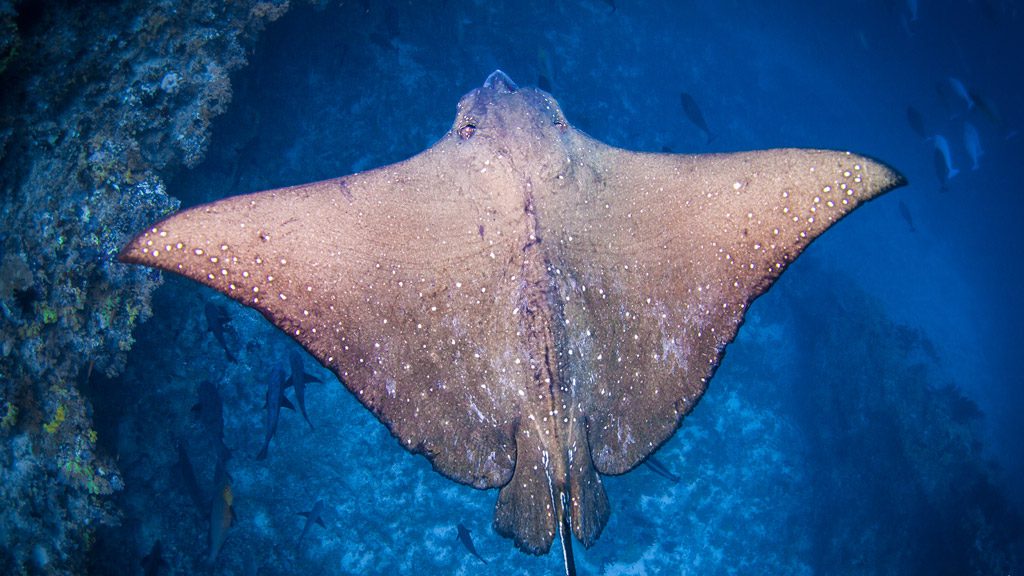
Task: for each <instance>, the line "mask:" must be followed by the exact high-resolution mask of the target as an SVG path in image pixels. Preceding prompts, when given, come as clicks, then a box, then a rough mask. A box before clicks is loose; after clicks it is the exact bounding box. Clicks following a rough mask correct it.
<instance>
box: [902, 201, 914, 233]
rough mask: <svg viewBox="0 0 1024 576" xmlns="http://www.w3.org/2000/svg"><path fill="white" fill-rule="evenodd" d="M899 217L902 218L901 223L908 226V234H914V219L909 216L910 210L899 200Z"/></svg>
mask: <svg viewBox="0 0 1024 576" xmlns="http://www.w3.org/2000/svg"><path fill="white" fill-rule="evenodd" d="M900 216H902V217H903V221H904V222H906V223H907V226H910V232H911V233H914V234H916V233H917V228H915V227H914V219H913V218H912V217H911V216H910V208H908V207H907V205H906V203H905V202H903V200H900Z"/></svg>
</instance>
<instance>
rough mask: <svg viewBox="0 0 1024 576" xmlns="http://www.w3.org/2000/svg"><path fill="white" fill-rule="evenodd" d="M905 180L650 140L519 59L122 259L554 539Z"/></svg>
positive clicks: (818, 161) (873, 168)
mask: <svg viewBox="0 0 1024 576" xmlns="http://www.w3.org/2000/svg"><path fill="white" fill-rule="evenodd" d="M903 183H904V180H903V178H902V177H901V176H900V175H899V174H897V173H896V172H895V171H893V170H892V169H890V168H888V167H886V166H884V165H882V164H880V163H878V162H876V161H873V160H870V159H868V158H865V157H862V156H857V155H854V154H850V153H846V152H833V151H823V150H801V149H779V150H765V151H755V152H745V153H736V154H714V155H677V154H647V153H637V152H630V151H627V150H622V149H618V148H613V147H610V146H607V145H605V144H602V143H601V142H598V141H596V140H593V139H591V138H589V137H588V136H586V135H585V134H583V133H581V132H579V131H577V130H575V129H573V128H572V127H571V126H569V124H568V122H567V121H566V120H565V117H564V115H563V114H562V111H561V109H560V108H559V106H558V104H557V102H555V101H554V99H552V98H551V96H550V95H548V94H547V93H544V92H542V91H539V90H536V89H529V88H524V89H519V88H517V87H516V86H515V85H514V84H513V83H512V81H511V80H509V79H508V77H506V76H505V75H504V74H502V73H501V72H495V73H494V74H492V75H491V76H490V77H489V78H488V79H487V82H486V83H485V84H484V86H482V87H481V88H478V89H476V90H474V91H472V92H470V93H469V94H467V95H466V96H464V97H463V98H462V100H461V101H460V102H459V106H458V114H457V116H456V119H455V124H454V126H453V127H452V130H451V131H450V132H449V133H447V134H446V135H445V136H444V137H443V138H441V140H440V141H438V142H437V143H436V144H435V145H434V146H432V147H431V148H429V149H427V150H425V151H424V152H422V153H420V154H419V155H417V156H414V157H413V158H410V159H409V160H406V161H404V162H400V163H398V164H393V165H390V166H385V167H382V168H378V169H376V170H371V171H368V172H365V173H360V174H353V175H350V176H344V177H341V178H337V179H334V180H326V181H323V182H317V183H313V184H306V185H302V186H295V187H291V188H283V189H278V190H271V191H267V192H260V193H256V194H250V195H245V196H238V197H234V198H228V199H225V200H221V201H218V202H214V203H212V204H208V205H206V206H200V207H197V208H193V209H191V210H186V211H184V212H181V213H179V214H176V215H174V216H171V217H170V218H168V219H166V220H164V221H163V222H160V223H158V224H156V225H154V226H153V227H152V228H151V229H150V230H147V231H145V232H143V233H142V234H140V235H139V236H138V237H137V238H135V239H134V240H133V241H132V242H131V243H130V244H129V245H128V246H127V247H126V248H125V249H124V251H123V252H122V254H121V259H122V260H123V261H125V262H135V263H140V264H145V265H148V266H154V267H157V268H162V269H164V270H170V271H173V272H177V273H179V274H182V275H185V276H187V277H189V278H192V279H195V280H197V281H199V282H201V283H203V284H206V285H208V286H211V287H213V288H215V289H217V290H219V291H221V292H223V293H225V294H227V295H228V296H231V297H232V298H234V299H236V300H238V301H239V302H242V303H243V304H246V305H248V306H252V307H254V308H256V309H257V310H259V311H260V312H262V313H263V315H264V316H266V317H267V318H268V319H269V320H270V321H271V322H273V323H274V324H276V325H277V326H278V327H280V328H281V329H282V330H284V331H285V332H287V333H288V334H289V335H291V336H292V337H294V338H295V339H296V340H297V341H298V342H300V343H301V344H302V345H303V346H305V347H306V349H308V350H309V351H310V353H311V354H312V355H313V356H314V357H316V358H317V359H318V360H319V361H320V362H322V363H323V364H324V365H325V366H326V367H328V368H330V369H331V370H333V371H334V372H335V373H336V374H337V375H338V377H339V378H340V379H341V380H342V382H344V384H345V385H346V386H347V387H348V389H349V390H351V391H352V393H353V394H355V395H356V397H357V398H359V400H360V401H361V402H362V403H363V404H364V405H365V406H366V407H367V408H369V409H370V410H371V411H373V413H374V414H375V415H376V416H377V417H378V418H379V419H380V420H381V421H382V422H383V423H384V424H385V425H387V426H388V428H389V429H390V430H391V432H392V433H393V434H394V435H395V436H396V437H397V438H398V439H399V441H401V443H402V444H403V446H405V447H406V448H407V449H408V450H410V451H412V452H416V453H422V454H424V455H425V456H426V457H427V458H429V459H430V461H431V462H432V463H433V465H434V467H435V468H436V469H437V470H438V471H439V472H441V473H442V474H444V475H445V476H447V477H449V478H452V479H454V480H457V481H459V482H464V483H466V484H470V485H472V486H475V487H477V488H496V487H500V488H501V491H500V493H499V496H498V504H497V509H496V512H495V528H496V529H497V530H498V531H499V532H500V533H502V534H504V535H506V536H508V537H510V538H512V539H514V541H515V543H516V544H517V545H518V546H519V547H520V548H522V549H524V550H526V551H528V552H531V553H536V554H541V553H545V552H547V551H548V549H549V548H550V546H551V542H552V540H553V538H554V536H555V533H556V532H560V533H561V534H562V542H563V550H564V551H565V555H566V565H567V572H569V571H572V556H571V547H570V543H571V539H570V538H569V537H568V532H569V531H570V530H571V532H572V533H573V534H575V535H576V537H577V538H578V539H579V540H580V541H581V542H583V544H584V545H587V546H589V545H590V544H592V543H593V542H594V541H595V540H596V539H597V537H598V535H599V534H600V532H601V529H602V528H603V527H604V525H605V522H606V521H607V519H608V514H609V505H608V499H607V497H606V495H605V491H604V488H603V487H602V484H601V477H600V474H622V473H624V472H627V471H629V470H630V469H632V468H633V467H635V466H636V465H637V464H639V463H640V462H642V461H643V460H644V458H646V457H647V456H648V455H650V454H651V453H652V452H653V451H654V450H656V449H657V448H658V446H660V445H661V444H662V443H663V442H665V441H666V440H667V439H668V438H669V437H670V436H671V435H672V434H673V433H674V432H675V430H676V429H677V428H678V427H679V424H680V422H681V421H682V419H683V417H684V416H685V415H686V414H688V413H689V412H690V411H691V410H692V409H693V408H694V406H695V405H696V403H697V401H698V400H699V399H700V397H701V395H702V394H703V393H704V390H705V389H706V388H707V383H708V381H709V379H710V378H711V376H712V374H713V373H714V371H715V369H716V367H717V366H718V363H719V361H720V360H721V357H722V354H723V351H724V348H725V346H726V345H727V344H728V343H729V342H731V341H732V339H733V337H734V336H735V335H736V331H737V329H738V328H739V326H740V324H741V322H742V320H743V315H744V313H745V312H746V310H747V307H748V306H749V304H750V302H751V301H753V300H754V299H755V298H756V297H757V296H759V295H760V294H762V293H763V292H764V291H765V290H767V289H768V287H769V286H770V285H771V284H772V282H773V281H774V280H775V279H776V278H777V277H778V276H779V274H781V273H782V271H783V270H784V269H785V268H786V266H787V265H788V264H789V263H791V262H792V261H793V260H794V259H795V258H796V257H797V256H798V255H799V254H800V252H801V251H802V250H803V249H804V248H805V247H806V246H807V245H808V244H809V243H810V242H811V241H812V240H813V239H814V238H815V237H817V236H818V235H819V234H821V233H822V232H824V231H825V230H826V229H827V228H828V227H829V226H831V225H832V224H833V223H835V222H836V221H838V220H839V219H840V218H842V217H843V216H845V215H846V214H848V213H849V212H850V211H852V210H853V209H854V208H856V207H857V206H858V205H860V204H861V203H863V202H865V201H867V200H869V199H871V198H873V197H875V196H877V195H879V194H881V193H883V192H886V191H888V190H890V189H892V188H894V187H897V186H900V185H902V184H903Z"/></svg>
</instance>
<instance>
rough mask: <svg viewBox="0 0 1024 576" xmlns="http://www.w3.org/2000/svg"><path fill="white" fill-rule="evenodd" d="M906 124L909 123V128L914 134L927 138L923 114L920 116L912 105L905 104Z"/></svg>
mask: <svg viewBox="0 0 1024 576" xmlns="http://www.w3.org/2000/svg"><path fill="white" fill-rule="evenodd" d="M907 124H910V129H911V130H913V131H914V134H917V135H918V136H920V137H921V138H922V139H927V138H928V132H927V130H926V129H925V126H924V116H921V113H920V112H918V111H917V108H914V107H913V106H907Z"/></svg>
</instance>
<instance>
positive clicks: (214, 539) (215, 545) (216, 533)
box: [207, 459, 235, 566]
mask: <svg viewBox="0 0 1024 576" xmlns="http://www.w3.org/2000/svg"><path fill="white" fill-rule="evenodd" d="M213 488H214V494H213V502H212V505H211V506H210V555H209V558H208V559H207V564H208V565H210V566H213V565H214V564H215V563H216V562H217V554H219V553H220V549H221V547H222V546H223V545H224V541H225V540H226V539H227V537H228V529H229V528H231V525H232V524H233V523H234V521H235V508H234V501H235V496H234V494H233V493H232V492H231V475H230V474H228V471H227V469H226V467H225V462H224V460H223V459H217V468H216V471H215V472H214V474H213Z"/></svg>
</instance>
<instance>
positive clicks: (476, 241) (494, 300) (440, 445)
mask: <svg viewBox="0 0 1024 576" xmlns="http://www.w3.org/2000/svg"><path fill="white" fill-rule="evenodd" d="M459 154H460V151H459V150H458V149H457V143H456V142H455V141H454V140H453V139H450V138H446V139H443V140H442V141H440V142H439V143H438V144H437V145H435V146H434V147H433V148H431V149H428V150H427V151H425V152H423V153H422V154H420V155H418V156H416V157H414V158H411V159H409V160H407V161H405V162H401V163H398V164H394V165H391V166H386V167H383V168H380V169H377V170H373V171H369V172H366V173H362V174H357V175H352V176H347V177H343V178H339V179H335V180H328V181H324V182H319V183H315V184H309V185H305V186H297V187H293V188H283V189H279V190H272V191H267V192H261V193H256V194H250V195H246V196H238V197H233V198H228V199H225V200H221V201H218V202H214V203H212V204H209V205H206V206H200V207H197V208H194V209H191V210H187V211H184V212H181V213H179V214H176V215H174V216H171V217H170V218H168V219H167V220H165V221H163V222H161V223H159V224H157V225H155V226H154V227H153V228H152V229H151V230H149V231H147V232H146V233H144V234H142V235H140V236H139V237H138V238H136V239H135V240H133V241H132V243H131V244H130V245H129V246H128V247H126V248H125V250H124V251H123V252H122V255H121V259H122V260H123V261H126V262H135V263H141V264H146V265H149V266H154V267H158V268H162V269H164V270H170V271H173V272H177V273H179V274H182V275H184V276H187V277H189V278H192V279H194V280H197V281H199V282H202V283H203V284H206V285H208V286H211V287H213V288H215V289H216V290H219V291H221V292H224V293H225V294H227V295H229V296H231V297H232V298H234V299H236V300H238V301H239V302H242V303H243V304H246V305H248V306H251V307H253V308H256V309H257V310H259V311H260V312H261V313H262V314H263V315H264V316H266V317H267V318H268V319H269V320H270V321H271V322H273V323H274V324H275V325H277V326H278V327H279V328H281V329H282V330H284V331H285V332H286V333H287V334H289V335H290V336H293V337H294V338H295V339H296V340H298V341H299V342H300V343H301V344H302V345H303V346H305V347H306V348H307V349H308V350H309V351H310V352H311V353H312V354H313V355H314V356H315V357H316V358H317V359H318V360H320V362H321V363H323V364H324V365H325V366H327V367H328V368H330V369H332V370H333V371H334V372H335V373H336V374H338V376H339V377H340V378H341V380H342V381H343V382H344V384H345V385H346V386H347V387H348V388H349V389H350V390H351V391H352V392H353V393H354V394H355V395H356V397H357V398H359V400H360V401H361V402H362V403H363V404H364V405H365V406H367V407H368V408H369V409H370V410H371V411H373V413H374V414H375V415H376V416H377V417H378V418H379V419H380V420H381V421H382V422H384V423H385V424H386V425H387V426H388V427H389V429H390V430H391V432H392V433H393V434H394V435H395V436H396V437H397V438H398V439H399V440H400V441H401V442H402V444H403V446H405V447H406V448H407V449H409V450H410V451H413V452H421V453H424V454H425V455H426V456H427V457H428V458H430V459H431V461H432V463H433V464H434V466H435V467H436V468H437V469H438V471H440V472H441V473H443V474H445V475H446V476H448V477H450V478H453V479H455V480H458V481H461V482H464V483H467V484H471V485H473V486H476V487H478V488H487V487H496V486H501V485H504V484H505V483H506V482H507V481H508V480H509V478H510V477H511V475H512V472H513V470H514V466H515V458H516V446H515V440H514V428H515V419H516V417H517V416H518V410H517V408H516V402H517V401H518V399H517V398H513V396H514V395H515V390H516V389H517V388H516V386H515V385H513V383H515V382H517V381H519V380H520V379H524V380H525V379H528V378H529V375H528V374H527V370H528V368H527V367H526V366H519V363H518V362H517V361H516V360H515V358H516V355H517V354H518V353H519V343H518V340H517V335H516V326H517V323H516V322H515V321H514V320H513V319H512V317H511V314H512V311H513V310H514V308H515V307H516V298H517V297H516V295H515V294H514V293H513V290H514V289H515V287H516V282H515V278H514V276H515V274H517V273H518V271H519V264H516V263H515V259H516V257H517V255H518V254H521V250H520V246H519V245H518V243H519V242H520V239H519V238H517V237H516V234H517V232H516V231H517V230H519V229H523V230H525V223H524V221H523V210H522V206H515V207H508V206H504V205H503V204H502V202H505V201H507V200H508V197H506V196H500V195H492V194H491V192H493V191H495V190H501V189H502V183H500V182H494V181H491V179H494V178H500V177H501V176H500V175H499V174H497V173H496V172H487V171H486V170H480V169H478V168H481V167H473V166H472V165H471V164H472V159H471V158H468V159H464V160H465V161H466V162H467V166H466V168H467V169H466V170H455V169H452V166H453V162H454V163H455V164H456V165H457V163H458V162H460V161H461V160H460V158H459V156H458V155H459ZM505 188H507V186H505ZM510 277H511V280H510V279H509V278H510ZM517 370H518V371H517Z"/></svg>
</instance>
